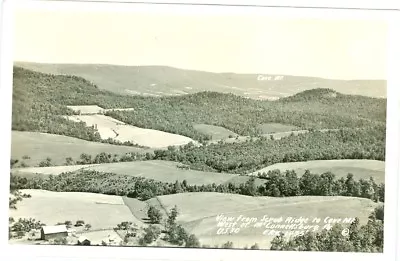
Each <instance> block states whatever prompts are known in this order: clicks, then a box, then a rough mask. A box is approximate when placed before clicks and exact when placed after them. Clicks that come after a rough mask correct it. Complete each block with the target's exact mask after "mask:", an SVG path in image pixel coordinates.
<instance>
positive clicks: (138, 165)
mask: <svg viewBox="0 0 400 261" xmlns="http://www.w3.org/2000/svg"><path fill="white" fill-rule="evenodd" d="M82 168H85V169H88V170H95V171H99V172H104V173H115V174H121V175H128V176H135V177H144V178H147V179H154V180H157V181H162V182H172V183H173V182H175V181H176V180H178V181H180V182H182V181H183V180H186V181H187V183H188V184H190V185H203V184H212V183H215V184H217V185H218V184H225V183H229V182H232V183H235V184H240V183H244V182H246V181H247V180H248V179H249V177H247V176H239V175H234V174H223V173H215V172H203V171H196V170H185V169H180V168H177V163H175V162H169V161H159V160H152V161H135V162H119V163H105V164H93V165H72V166H56V167H42V168H39V167H37V168H17V169H13V170H12V172H13V173H15V174H19V175H29V174H36V173H37V174H43V175H49V174H52V175H59V174H61V173H63V172H69V171H71V172H73V171H77V170H79V169H82ZM257 184H263V181H262V180H259V179H257Z"/></svg>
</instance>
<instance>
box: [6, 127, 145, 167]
mask: <svg viewBox="0 0 400 261" xmlns="http://www.w3.org/2000/svg"><path fill="white" fill-rule="evenodd" d="M147 151H151V150H150V149H141V148H135V147H130V146H117V145H111V144H104V143H96V142H90V141H85V140H81V139H77V138H72V137H67V136H62V135H55V134H47V133H37V132H20V131H13V132H12V142H11V158H13V159H19V160H20V161H21V160H22V161H23V162H25V163H26V164H28V166H37V165H38V164H39V162H41V161H43V160H45V159H46V158H47V157H50V158H51V159H52V162H53V164H55V165H63V164H65V158H67V157H72V158H73V159H74V160H77V159H79V156H80V155H81V154H82V153H86V154H89V155H92V156H95V155H97V154H99V153H101V152H107V153H111V154H124V153H128V152H147ZM25 155H26V156H29V157H30V159H22V157H23V156H25Z"/></svg>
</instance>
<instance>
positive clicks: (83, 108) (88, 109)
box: [67, 105, 104, 114]
mask: <svg viewBox="0 0 400 261" xmlns="http://www.w3.org/2000/svg"><path fill="white" fill-rule="evenodd" d="M67 107H68V108H69V109H71V110H73V111H74V112H80V113H81V114H98V113H101V112H103V110H104V109H103V108H101V107H99V106H97V105H77V106H67Z"/></svg>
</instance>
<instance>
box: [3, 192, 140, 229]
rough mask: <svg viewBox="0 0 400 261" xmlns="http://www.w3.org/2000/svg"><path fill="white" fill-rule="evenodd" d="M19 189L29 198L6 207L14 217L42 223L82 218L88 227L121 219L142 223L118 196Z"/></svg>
mask: <svg viewBox="0 0 400 261" xmlns="http://www.w3.org/2000/svg"><path fill="white" fill-rule="evenodd" d="M21 192H22V193H27V194H30V195H31V196H32V197H31V198H27V199H24V200H23V201H22V202H19V203H18V208H17V209H16V210H10V216H11V217H13V218H14V219H16V220H17V219H18V218H35V219H36V220H40V221H41V222H43V223H45V224H46V225H55V224H56V223H58V222H64V221H66V220H70V221H72V222H75V221H77V220H84V221H85V223H88V224H91V226H92V229H105V228H113V227H115V226H116V225H117V224H119V223H121V222H124V221H131V222H134V223H137V224H141V223H142V221H141V220H139V219H137V218H135V217H134V216H133V215H132V213H131V211H130V210H129V208H128V207H127V206H126V204H125V202H124V201H123V199H122V198H121V197H120V196H110V195H102V194H94V193H83V192H52V191H45V190H34V189H26V190H21Z"/></svg>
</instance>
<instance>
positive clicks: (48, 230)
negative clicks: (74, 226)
mask: <svg viewBox="0 0 400 261" xmlns="http://www.w3.org/2000/svg"><path fill="white" fill-rule="evenodd" d="M40 234H41V236H40V238H41V239H42V240H50V239H56V238H65V237H67V236H68V229H67V226H66V225H57V226H43V227H42V229H41V230H40Z"/></svg>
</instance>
